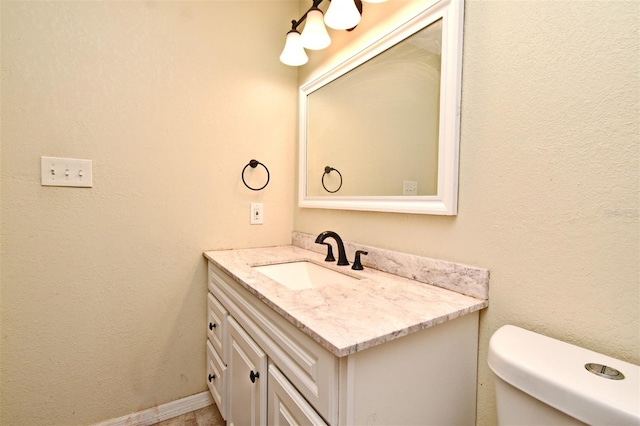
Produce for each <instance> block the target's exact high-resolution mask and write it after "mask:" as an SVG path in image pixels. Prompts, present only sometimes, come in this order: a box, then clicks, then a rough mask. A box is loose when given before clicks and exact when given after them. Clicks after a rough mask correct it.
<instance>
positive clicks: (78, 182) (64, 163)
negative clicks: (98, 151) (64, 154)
mask: <svg viewBox="0 0 640 426" xmlns="http://www.w3.org/2000/svg"><path fill="white" fill-rule="evenodd" d="M40 185H42V186H74V187H78V188H91V187H92V186H93V176H92V170H91V160H80V159H77V158H59V157H40Z"/></svg>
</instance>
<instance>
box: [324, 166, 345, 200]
mask: <svg viewBox="0 0 640 426" xmlns="http://www.w3.org/2000/svg"><path fill="white" fill-rule="evenodd" d="M332 171H335V172H336V173H338V176H340V185H338V189H336V190H335V191H330V190H329V189H327V186H326V185H325V183H324V177H325V176H326V175H328V174H330V173H331V172H332ZM322 187H323V188H324V190H325V191H327V192H330V193H331V194H335V193H336V192H338V191H340V188H342V173H340V171H339V170H338V169H334V168H333V167H330V166H326V167H325V168H324V173H323V174H322Z"/></svg>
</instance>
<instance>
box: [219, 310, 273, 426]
mask: <svg viewBox="0 0 640 426" xmlns="http://www.w3.org/2000/svg"><path fill="white" fill-rule="evenodd" d="M227 324H228V326H229V328H228V330H229V346H230V347H229V349H230V353H229V363H228V365H227V368H228V370H227V374H228V376H227V377H228V382H227V386H228V395H229V399H228V401H227V424H228V425H229V426H232V425H236V426H254V425H266V424H267V356H266V355H265V353H264V352H263V351H262V350H261V349H260V347H259V346H258V345H257V344H256V343H255V342H254V341H253V339H251V337H249V335H248V334H247V333H246V332H245V331H244V330H243V329H242V327H241V326H240V325H239V324H238V323H237V322H236V320H234V319H233V317H229V318H228V323H227Z"/></svg>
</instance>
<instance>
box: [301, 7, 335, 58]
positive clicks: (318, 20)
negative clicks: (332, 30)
mask: <svg viewBox="0 0 640 426" xmlns="http://www.w3.org/2000/svg"><path fill="white" fill-rule="evenodd" d="M301 40H302V45H303V46H304V47H305V48H306V49H311V50H321V49H324V48H325V47H327V46H329V45H330V44H331V37H329V33H327V29H326V28H325V26H324V13H323V12H322V11H321V10H320V9H318V8H317V7H311V9H309V11H308V12H307V23H306V24H304V30H302V34H301Z"/></svg>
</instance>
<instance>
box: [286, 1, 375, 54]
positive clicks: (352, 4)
mask: <svg viewBox="0 0 640 426" xmlns="http://www.w3.org/2000/svg"><path fill="white" fill-rule="evenodd" d="M329 1H330V2H331V4H330V5H329V8H328V9H327V13H325V14H323V13H322V10H320V8H318V6H319V5H320V3H322V2H323V0H313V4H312V6H311V7H310V8H309V10H307V12H306V13H305V14H304V15H302V17H301V18H300V19H298V20H297V21H291V30H290V31H289V32H288V33H287V39H286V42H285V45H284V49H283V50H282V53H281V54H280V61H281V62H282V63H283V64H285V65H291V66H294V67H296V66H300V65H304V64H306V63H307V61H308V60H309V57H308V56H307V54H306V52H305V51H304V49H310V50H320V49H324V48H325V47H327V46H329V45H330V44H331V37H329V34H328V33H327V28H326V27H325V24H326V25H327V26H328V27H330V28H333V29H335V30H347V31H351V30H353V29H354V28H355V27H356V25H358V23H359V22H360V19H361V17H362V1H367V2H369V3H382V2H384V1H386V0H329ZM305 20H306V21H307V23H306V24H305V26H304V30H303V31H302V34H300V32H299V31H298V26H300V24H302V23H303V22H304V21H305Z"/></svg>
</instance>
